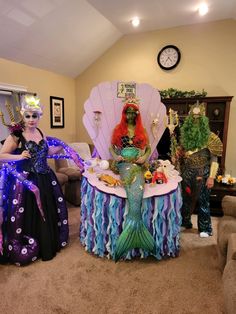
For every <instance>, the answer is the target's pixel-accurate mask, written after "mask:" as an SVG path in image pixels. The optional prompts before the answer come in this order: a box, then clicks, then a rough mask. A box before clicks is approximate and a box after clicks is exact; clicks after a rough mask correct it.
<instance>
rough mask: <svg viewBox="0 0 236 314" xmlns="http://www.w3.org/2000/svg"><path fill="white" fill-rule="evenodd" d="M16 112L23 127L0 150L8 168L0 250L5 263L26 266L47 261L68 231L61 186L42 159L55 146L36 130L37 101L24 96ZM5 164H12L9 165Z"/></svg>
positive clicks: (11, 135) (39, 112)
mask: <svg viewBox="0 0 236 314" xmlns="http://www.w3.org/2000/svg"><path fill="white" fill-rule="evenodd" d="M21 114H22V116H23V122H24V125H23V128H22V129H21V130H20V131H19V130H18V131H17V132H13V133H12V134H10V135H9V136H8V137H7V139H6V140H5V142H4V144H3V146H2V148H1V150H0V161H1V162H7V168H6V172H7V171H8V172H9V167H10V174H9V175H6V180H5V179H4V181H5V182H4V193H3V206H2V208H3V217H2V235H3V236H2V249H1V247H0V249H1V251H2V256H3V257H4V259H5V260H7V261H8V262H12V263H15V264H17V265H26V264H28V263H30V262H31V261H34V260H36V259H37V258H41V259H42V260H43V261H48V260H51V259H52V258H53V257H54V256H55V255H56V253H57V252H58V251H59V250H60V249H61V248H62V247H64V246H66V244H67V242H68V235H69V229H68V213H67V208H66V204H65V201H64V198H63V194H62V190H61V187H60V185H59V183H58V181H57V178H56V176H55V174H54V172H53V171H52V169H51V168H50V167H49V166H48V164H47V156H48V155H51V154H55V153H56V151H57V150H59V149H60V148H58V147H50V148H49V146H48V143H47V140H46V137H45V135H44V134H43V133H42V131H41V130H40V129H39V128H38V123H39V120H40V117H41V115H42V108H41V105H40V102H39V99H38V98H36V97H33V96H24V97H23V99H22V108H21ZM9 162H14V164H13V165H11V166H9ZM2 173H4V166H3V171H2Z"/></svg>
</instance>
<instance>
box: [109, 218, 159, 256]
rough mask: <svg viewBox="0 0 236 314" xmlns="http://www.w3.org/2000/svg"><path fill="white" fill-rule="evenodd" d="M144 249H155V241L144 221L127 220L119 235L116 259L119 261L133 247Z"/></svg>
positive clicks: (151, 250)
mask: <svg viewBox="0 0 236 314" xmlns="http://www.w3.org/2000/svg"><path fill="white" fill-rule="evenodd" d="M135 248H139V249H144V250H146V251H148V252H150V253H154V251H155V241H154V239H153V237H152V235H151V233H150V232H149V231H148V229H147V228H146V227H145V225H144V224H143V222H142V221H140V222H137V223H136V222H135V223H134V221H131V220H130V221H128V222H127V221H126V226H125V229H124V230H123V232H122V233H121V235H120V236H119V238H118V240H117V244H116V250H115V261H116V262H117V261H118V260H119V259H120V258H121V257H122V256H124V255H125V254H127V253H128V251H129V250H131V249H135Z"/></svg>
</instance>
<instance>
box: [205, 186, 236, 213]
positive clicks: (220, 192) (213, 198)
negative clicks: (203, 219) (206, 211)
mask: <svg viewBox="0 0 236 314" xmlns="http://www.w3.org/2000/svg"><path fill="white" fill-rule="evenodd" d="M225 195H232V196H236V185H232V186H231V185H224V184H222V183H218V182H215V184H214V187H213V189H212V190H211V195H210V204H211V214H212V215H215V216H222V215H223V211H222V207H221V201H222V198H223V197H224V196H225Z"/></svg>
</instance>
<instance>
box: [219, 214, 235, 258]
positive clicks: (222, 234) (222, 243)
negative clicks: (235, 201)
mask: <svg viewBox="0 0 236 314" xmlns="http://www.w3.org/2000/svg"><path fill="white" fill-rule="evenodd" d="M231 233H236V219H235V218H233V217H231V216H224V217H221V218H220V221H219V224H218V231H217V234H218V236H217V242H218V245H219V248H220V250H221V252H225V255H226V253H227V245H228V237H229V235H230V234H231Z"/></svg>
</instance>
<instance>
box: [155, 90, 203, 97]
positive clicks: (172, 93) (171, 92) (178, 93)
mask: <svg viewBox="0 0 236 314" xmlns="http://www.w3.org/2000/svg"><path fill="white" fill-rule="evenodd" d="M159 92H160V95H161V98H163V99H165V98H190V97H206V95H207V92H206V91H205V90H204V89H203V90H202V91H201V92H198V91H195V90H191V91H181V90H179V89H176V88H168V89H163V90H160V91H159Z"/></svg>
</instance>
